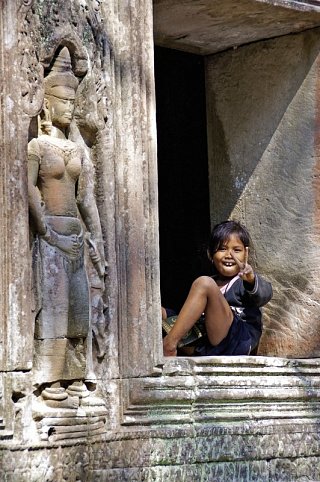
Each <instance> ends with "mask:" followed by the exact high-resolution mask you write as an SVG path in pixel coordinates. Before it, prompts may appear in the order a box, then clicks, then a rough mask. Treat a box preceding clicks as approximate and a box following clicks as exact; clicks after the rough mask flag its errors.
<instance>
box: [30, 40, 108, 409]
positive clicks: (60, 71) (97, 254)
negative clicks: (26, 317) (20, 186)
mask: <svg viewBox="0 0 320 482" xmlns="http://www.w3.org/2000/svg"><path fill="white" fill-rule="evenodd" d="M78 83H79V82H78V79H77V78H76V77H75V75H74V74H73V71H72V65H71V59H70V52H69V50H68V48H67V47H63V48H62V49H61V50H60V51H59V52H58V54H57V55H56V58H55V60H54V63H53V65H52V68H51V70H50V72H49V74H48V75H47V76H46V77H45V79H44V84H45V96H44V105H43V111H42V113H41V122H40V124H41V130H40V132H39V136H38V137H36V138H34V139H32V140H31V141H30V142H29V146H28V176H29V179H28V181H29V208H30V217H31V225H32V228H33V232H34V254H33V270H34V277H35V279H36V282H35V286H36V299H37V303H36V317H35V358H34V373H35V381H36V383H37V384H38V385H39V386H41V384H45V385H44V386H45V388H46V391H45V394H46V395H45V397H44V398H46V399H50V398H51V395H52V399H53V400H57V401H59V400H64V397H67V395H66V394H64V393H62V392H63V391H64V388H65V387H66V386H68V383H67V381H69V384H70V385H71V386H72V382H73V381H76V380H78V381H79V380H84V379H85V373H86V340H87V337H88V333H89V327H90V299H89V288H88V279H87V273H86V268H85V263H84V244H85V243H87V245H88V248H89V253H90V257H91V260H92V262H93V264H94V266H95V268H96V270H97V273H98V275H99V276H100V278H101V279H103V276H104V270H105V259H104V251H103V241H102V234H101V225H100V219H99V215H98V210H97V206H96V202H95V198H94V195H93V188H92V182H91V185H90V182H89V180H88V173H89V169H90V165H89V162H88V159H86V156H85V153H84V151H83V150H82V148H81V146H79V145H77V144H76V143H74V142H73V141H71V140H69V139H68V135H69V128H70V124H71V121H72V118H73V111H74V102H75V94H76V90H77V87H78ZM61 381H62V383H61ZM50 384H51V387H53V388H51V391H50ZM57 386H58V387H60V388H59V389H55V388H54V387H57ZM63 386H64V388H63ZM50 394H51V395H50ZM66 402H67V400H66Z"/></svg>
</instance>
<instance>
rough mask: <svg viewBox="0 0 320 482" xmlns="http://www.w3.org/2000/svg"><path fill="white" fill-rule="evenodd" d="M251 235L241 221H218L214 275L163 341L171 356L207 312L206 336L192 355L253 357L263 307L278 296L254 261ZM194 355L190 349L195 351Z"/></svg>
mask: <svg viewBox="0 0 320 482" xmlns="http://www.w3.org/2000/svg"><path fill="white" fill-rule="evenodd" d="M249 247H250V236H249V233H248V231H247V229H246V228H245V227H244V226H242V225H241V224H240V223H239V222H236V221H225V222H223V223H220V224H218V225H216V226H215V227H214V228H213V230H212V233H211V237H210V241H209V246H208V257H209V259H210V260H211V262H212V263H213V267H214V271H215V274H214V275H213V276H212V277H209V276H200V278H197V279H196V280H195V281H194V282H193V284H192V286H191V289H190V292H189V295H188V297H187V299H186V301H185V303H184V305H183V307H182V309H181V311H180V313H179V315H178V317H177V320H176V322H175V324H174V326H173V328H172V329H171V331H170V333H169V334H168V335H167V336H166V337H165V338H164V340H163V351H164V355H165V356H176V355H177V347H178V346H179V342H180V340H181V339H182V338H183V337H184V336H185V335H186V334H187V333H188V332H189V331H190V330H191V329H192V327H193V326H194V325H195V323H196V322H197V320H198V319H199V318H200V317H201V315H202V314H204V320H205V328H206V335H205V336H204V337H202V338H201V339H200V340H199V341H198V343H197V346H196V347H195V348H194V349H193V351H192V354H193V355H198V356H211V355H249V354H250V352H251V351H252V350H253V349H254V348H255V347H256V346H257V345H258V343H259V339H260V337H261V332H262V321H261V318H262V314H261V309H260V307H262V306H263V305H265V304H266V303H268V301H270V299H271V297H272V287H271V284H270V283H269V282H267V281H265V280H264V279H263V278H261V277H260V276H259V275H257V273H255V272H254V271H253V269H252V267H251V266H250V264H248V256H249ZM189 353H190V352H189Z"/></svg>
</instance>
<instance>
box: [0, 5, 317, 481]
mask: <svg viewBox="0 0 320 482" xmlns="http://www.w3.org/2000/svg"><path fill="white" fill-rule="evenodd" d="M152 33H153V32H152V3H151V2H150V1H149V0H132V1H130V2H124V1H123V2H122V1H120V2H118V1H116V0H111V1H106V0H105V1H96V0H74V1H65V0H54V1H50V2H49V1H43V0H34V1H32V0H3V2H2V3H1V9H0V38H1V47H2V48H1V51H0V73H1V74H0V75H1V77H0V78H1V94H0V96H1V110H0V111H1V123H0V126H1V127H0V128H1V135H0V149H1V151H0V154H1V155H0V164H1V171H0V172H1V175H0V187H1V189H0V198H1V202H0V226H1V229H0V243H1V244H0V245H1V248H0V260H1V264H0V265H1V270H0V295H1V303H0V480H3V481H12V482H23V481H28V482H30V481H31V482H33V481H52V482H62V481H66V480H68V481H72V482H79V481H81V482H83V481H84V482H85V481H108V482H109V481H119V480H124V481H125V480H128V481H129V480H130V481H133V480H137V481H140V480H141V481H142V480H145V481H152V480H153V481H166V480H177V481H179V480H181V481H182V480H183V481H189V480H190V481H193V480H208V481H213V480H226V481H229V480H234V481H240V480H250V481H257V480H259V481H269V480H274V481H276V480H278V481H286V480H288V481H292V480H301V481H302V480H319V478H320V472H319V453H320V448H319V446H320V438H319V430H318V426H319V412H318V410H319V397H320V377H319V361H318V359H317V358H310V359H308V358H305V359H293V358H292V359H289V358H276V357H267V356H260V357H229V358H224V357H217V358H214V357H211V358H199V359H196V358H175V359H166V360H164V359H163V356H162V349H161V329H160V309H159V306H160V293H159V268H158V260H159V253H158V244H159V243H158V221H157V175H156V126H155V99H154V78H153V37H152ZM301 39H302V40H301ZM287 41H288V42H289V39H288V40H287V39H285V38H284V39H282V40H281V41H279V42H280V43H279V49H280V50H281V45H282V44H281V42H283V43H285V42H287ZM292 42H296V43H295V44H294V45H295V48H296V49H297V51H298V52H301V59H302V60H301V62H302V66H301V68H300V70H299V73H300V80H301V82H300V84H299V85H304V84H303V83H304V82H306V84H307V86H309V89H307V88H306V92H308V95H307V96H306V101H308V102H309V103H310V104H308V105H313V106H316V103H315V101H314V94H315V92H316V88H315V79H316V76H315V73H314V72H315V71H314V70H312V69H314V67H312V68H311V66H312V65H316V64H314V60H315V58H316V55H315V53H316V46H317V45H318V44H317V32H316V31H315V32H311V33H310V34H307V35H306V36H302V37H301V36H300V37H297V38H294V39H293V40H292ZM302 44H303V45H304V46H303V45H302ZM272 45H274V44H272ZM275 45H276V46H277V45H278V44H277V43H276V41H275ZM290 45H292V44H291V43H290ZM308 45H309V50H308V52H309V53H310V56H309V57H307V58H305V55H304V54H305V50H304V49H305V48H307V46H308ZM299 46H300V47H299ZM258 47H259V46H258V45H257V46H256V47H254V48H256V49H257V50H258V49H259V48H258ZM262 47H263V44H262ZM299 48H300V50H299ZM248 49H250V47H248ZM240 52H241V51H240V50H239V53H240ZM248 53H250V51H249V50H248ZM226 55H230V53H229V54H226ZM248 57H250V56H248ZM219 59H220V60H219ZM221 59H222V60H221ZM223 59H224V57H223V56H221V57H219V58H218V57H217V66H218V67H219V62H223ZM312 60H313V62H312ZM210 61H211V60H210V59H209V62H210ZM208 65H209V64H208ZM299 65H300V63H299ZM209 66H210V65H209ZM308 66H310V68H311V70H310V74H309V73H308ZM292 71H295V70H294V69H293V70H292ZM217 78H218V79H219V77H217ZM288 78H289V80H290V79H291V76H290V75H289V76H288ZM225 85H226V88H227V83H226V84H225ZM219 89H220V90H221V87H219ZM296 102H298V105H300V104H299V102H302V101H301V99H300V97H299V96H298V98H297V100H296ZM302 103H303V102H302ZM296 108H297V109H298V107H296ZM301 112H302V111H300V110H299V114H301ZM308 112H309V111H308ZM312 112H314V111H313V110H311V113H312ZM310 115H311V114H310ZM270 116H271V114H270ZM315 118H316V117H314V119H315ZM284 119H285V117H283V118H282V120H284ZM298 120H299V121H301V123H302V125H301V126H300V128H301V129H304V128H306V127H305V126H306V124H307V123H309V122H310V123H311V124H310V126H309V128H310V129H311V131H312V132H313V131H314V130H315V129H314V124H312V119H310V118H305V117H304V116H303V115H300V117H299V119H298ZM279 121H280V119H279ZM268 122H270V125H271V124H272V122H273V121H272V119H271V117H268ZM291 122H292V121H291ZM267 124H268V123H267ZM268 125H269V124H268ZM299 125H300V124H299ZM284 127H285V128H286V129H287V130H286V132H288V136H290V144H291V145H292V144H293V143H294V142H296V141H297V137H298V136H297V135H296V131H295V130H293V129H291V130H290V128H289V127H290V122H289V121H288V123H287V124H285V126H284ZM308 132H309V131H308ZM301 135H302V134H301ZM310 136H311V134H310ZM288 143H289V139H288ZM308 145H309V144H308ZM306 149H309V147H308V146H307V147H306ZM261 154H262V152H261ZM279 159H280V157H279ZM268 160H269V162H271V161H272V160H274V157H272V156H271V157H270V158H268ZM281 160H282V158H281ZM256 161H257V164H259V162H258V160H256ZM307 161H308V169H310V166H311V164H312V163H311V161H310V159H307ZM266 162H267V161H266ZM285 165H286V164H285V163H284V166H285ZM297 168H298V163H297ZM270 175H271V173H270ZM300 175H301V174H300ZM277 179H278V178H277ZM315 182H316V181H315ZM250 192H252V193H253V192H254V191H253V190H252V191H250ZM240 201H241V198H240ZM240 201H239V202H240ZM235 204H236V202H234V205H235ZM250 213H251V211H248V212H247V215H246V218H245V219H246V220H249V221H250V219H251V217H250V216H251V214H250ZM252 216H253V214H252ZM261 259H262V261H263V262H264V263H265V264H263V263H262V261H261V263H262V266H263V269H264V271H265V272H267V270H266V265H267V262H266V261H264V259H263V257H261ZM308 259H309V258H308ZM267 274H268V275H269V274H270V276H271V275H272V273H271V272H270V273H269V272H267ZM70 286H71V288H72V289H69V287H70ZM88 294H89V295H90V297H89V300H88V299H87V298H88ZM53 299H54V300H55V302H54V303H52V302H51V303H50V301H52V300H53ZM66 303H68V305H67V308H64V309H62V308H61V306H65V305H66ZM79 307H80V308H79ZM48 313H50V316H51V318H50V317H49V321H51V320H54V322H52V323H48ZM75 313H76V315H77V316H75ZM63 320H64V321H63ZM79 320H81V323H80V322H79ZM276 354H277V355H279V353H278V352H277V353H276Z"/></svg>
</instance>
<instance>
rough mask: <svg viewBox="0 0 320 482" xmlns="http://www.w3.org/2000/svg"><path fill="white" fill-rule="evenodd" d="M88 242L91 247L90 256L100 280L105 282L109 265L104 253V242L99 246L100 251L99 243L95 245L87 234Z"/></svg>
mask: <svg viewBox="0 0 320 482" xmlns="http://www.w3.org/2000/svg"><path fill="white" fill-rule="evenodd" d="M86 242H87V244H88V247H89V255H90V258H91V261H92V263H93V264H94V266H95V268H96V270H97V272H98V275H99V278H100V279H101V280H102V281H103V280H104V277H105V275H106V268H107V263H106V260H105V257H104V252H103V243H102V242H101V243H100V246H99V248H100V249H98V246H97V243H95V242H94V241H93V240H92V239H91V237H90V233H87V235H86Z"/></svg>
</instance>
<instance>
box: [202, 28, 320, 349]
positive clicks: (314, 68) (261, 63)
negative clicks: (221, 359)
mask: <svg viewBox="0 0 320 482" xmlns="http://www.w3.org/2000/svg"><path fill="white" fill-rule="evenodd" d="M319 49H320V37H319V30H318V29H313V30H309V31H307V32H304V33H301V34H297V35H290V36H285V37H280V38H277V39H272V40H268V41H264V42H258V43H255V44H252V45H250V46H244V47H241V48H240V49H238V50H234V51H232V52H231V51H230V52H227V53H224V54H219V55H216V56H210V57H208V58H207V64H206V65H207V86H208V118H209V123H208V125H209V127H208V132H209V143H210V147H209V157H210V171H211V173H210V183H211V192H212V196H211V213H212V218H213V219H212V220H213V222H216V220H217V219H218V220H219V219H221V218H222V219H223V218H228V217H229V216H231V217H234V218H236V219H240V220H242V221H244V222H245V223H246V224H247V225H248V228H249V229H250V232H251V233H252V237H253V241H254V244H255V250H256V262H257V266H258V269H259V270H260V271H262V272H264V273H265V274H266V275H267V276H268V277H269V279H270V281H272V284H273V288H274V296H273V300H272V302H271V303H270V304H269V305H268V306H267V307H266V309H265V327H266V329H265V333H264V336H263V338H262V340H261V345H260V353H261V354H268V355H274V356H290V357H309V356H312V357H315V356H316V357H317V356H319V346H320V345H319V341H320V339H319V333H320V324H319V323H320V319H319V309H318V300H319V262H318V257H319V229H318V217H319V213H318V209H319V203H318V196H319V195H318V191H319V189H318V184H317V179H318V156H319V152H318V151H319V145H318V144H319V142H318V123H319V121H318V117H319V53H320V50H319ZM221 193H223V194H224V195H223V196H222V195H221Z"/></svg>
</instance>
